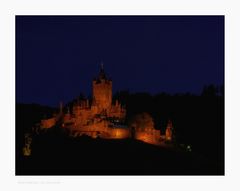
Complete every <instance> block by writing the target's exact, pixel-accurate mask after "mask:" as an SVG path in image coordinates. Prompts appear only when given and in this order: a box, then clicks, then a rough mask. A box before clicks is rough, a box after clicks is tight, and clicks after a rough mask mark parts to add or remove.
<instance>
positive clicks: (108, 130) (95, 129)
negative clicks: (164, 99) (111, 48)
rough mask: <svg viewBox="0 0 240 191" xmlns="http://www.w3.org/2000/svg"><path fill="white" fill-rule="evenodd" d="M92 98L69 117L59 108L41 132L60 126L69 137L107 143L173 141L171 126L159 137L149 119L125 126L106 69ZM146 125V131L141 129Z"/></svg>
mask: <svg viewBox="0 0 240 191" xmlns="http://www.w3.org/2000/svg"><path fill="white" fill-rule="evenodd" d="M92 94H93V95H92V99H91V100H88V99H83V100H78V101H76V102H75V103H74V104H73V106H72V107H71V108H68V110H67V112H66V113H64V112H63V105H62V104H60V111H59V114H58V115H55V116H54V117H52V118H49V119H44V120H41V124H40V126H41V129H46V128H52V127H54V126H55V125H59V126H60V127H61V128H66V129H68V130H69V132H70V136H73V137H76V136H81V135H88V136H90V137H92V138H97V137H100V138H105V139H124V138H129V137H134V138H135V139H138V140H141V141H144V142H148V143H151V144H158V143H159V142H160V140H162V139H165V140H171V136H172V134H171V130H172V126H171V127H169V125H168V128H167V130H166V136H167V137H166V136H165V135H160V130H156V129H155V128H154V123H153V120H152V118H151V116H150V115H142V116H138V117H137V119H136V120H135V121H134V122H133V123H132V124H131V125H130V126H129V127H127V126H126V125H122V124H123V123H121V122H124V121H125V116H126V109H125V107H123V106H122V105H121V103H119V101H118V100H116V101H115V102H114V103H113V102H112V80H111V79H109V78H108V77H107V75H106V74H105V71H104V69H103V65H101V69H100V72H99V74H98V76H97V77H96V78H94V80H93V81H92ZM142 120H145V121H142ZM143 124H145V125H144V127H141V126H142V125H143ZM171 125H172V124H171Z"/></svg>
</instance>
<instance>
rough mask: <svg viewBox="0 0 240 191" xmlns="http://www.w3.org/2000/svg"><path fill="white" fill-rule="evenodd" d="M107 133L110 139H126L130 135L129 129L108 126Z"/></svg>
mask: <svg viewBox="0 0 240 191" xmlns="http://www.w3.org/2000/svg"><path fill="white" fill-rule="evenodd" d="M108 133H109V137H106V138H110V139H126V138H129V137H130V131H129V129H123V128H108Z"/></svg>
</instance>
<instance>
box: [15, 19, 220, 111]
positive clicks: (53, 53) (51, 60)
mask: <svg viewBox="0 0 240 191" xmlns="http://www.w3.org/2000/svg"><path fill="white" fill-rule="evenodd" d="M101 62H103V64H104V69H105V71H106V73H107V74H108V75H109V76H110V77H111V78H112V80H113V92H116V91H118V90H129V91H130V92H131V93H134V92H148V93H151V94H157V93H161V92H166V93H170V94H175V93H186V92H190V93H193V94H200V93H201V91H202V89H203V86H204V85H209V84H215V85H221V84H223V83H224V17H223V16H134V17H131V16H73V17H72V16H71V17H70V16H61V17H60V16H55V17H54V16H17V17H16V101H17V102H21V103H38V104H43V105H51V106H57V105H58V104H59V102H60V101H63V102H64V103H66V102H68V101H70V100H72V99H73V98H74V97H76V96H78V95H79V94H80V93H81V92H83V93H84V94H85V95H86V96H88V95H91V83H92V79H93V78H94V77H95V76H97V74H98V73H99V70H100V63H101Z"/></svg>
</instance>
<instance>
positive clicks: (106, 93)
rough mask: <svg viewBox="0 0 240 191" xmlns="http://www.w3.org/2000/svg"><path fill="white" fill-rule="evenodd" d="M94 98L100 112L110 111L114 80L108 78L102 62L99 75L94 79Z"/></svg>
mask: <svg viewBox="0 0 240 191" xmlns="http://www.w3.org/2000/svg"><path fill="white" fill-rule="evenodd" d="M93 98H94V101H95V104H96V106H97V107H98V111H99V112H101V111H103V110H106V111H107V113H108V112H109V111H110V109H111V105H112V80H110V79H108V78H107V76H106V74H105V72H104V69H103V64H101V69H100V72H99V75H98V77H97V78H96V79H94V80H93Z"/></svg>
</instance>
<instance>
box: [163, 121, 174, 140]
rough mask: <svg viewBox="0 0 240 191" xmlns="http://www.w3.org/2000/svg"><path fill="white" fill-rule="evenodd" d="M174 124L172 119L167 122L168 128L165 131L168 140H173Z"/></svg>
mask: <svg viewBox="0 0 240 191" xmlns="http://www.w3.org/2000/svg"><path fill="white" fill-rule="evenodd" d="M172 131H173V124H172V121H171V120H168V124H167V128H166V131H165V135H166V140H167V141H171V140H172V136H173V132H172Z"/></svg>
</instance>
